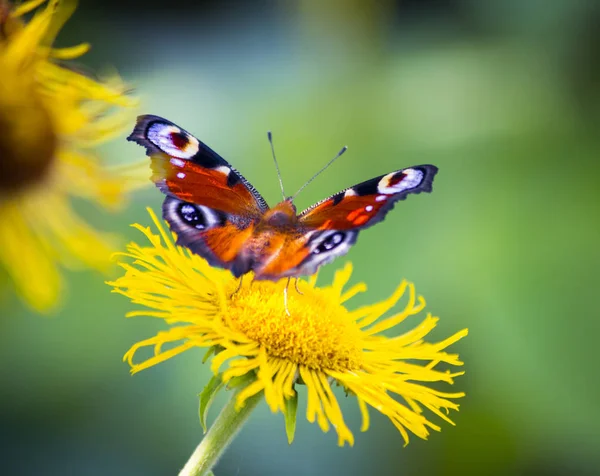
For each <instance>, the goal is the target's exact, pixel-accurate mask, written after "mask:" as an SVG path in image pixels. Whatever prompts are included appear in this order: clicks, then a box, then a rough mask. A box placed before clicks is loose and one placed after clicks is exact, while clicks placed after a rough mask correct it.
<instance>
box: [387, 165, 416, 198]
mask: <svg viewBox="0 0 600 476" xmlns="http://www.w3.org/2000/svg"><path fill="white" fill-rule="evenodd" d="M424 176H425V175H424V173H423V171H421V170H419V169H404V170H401V171H398V172H392V173H391V174H387V175H384V176H383V177H382V178H381V180H380V181H379V183H378V184H377V191H378V192H379V193H381V194H384V195H392V194H396V193H400V192H404V191H405V190H410V189H411V188H415V187H418V186H419V185H420V184H421V182H423V178H424ZM377 199H379V197H377V198H376V200H377Z"/></svg>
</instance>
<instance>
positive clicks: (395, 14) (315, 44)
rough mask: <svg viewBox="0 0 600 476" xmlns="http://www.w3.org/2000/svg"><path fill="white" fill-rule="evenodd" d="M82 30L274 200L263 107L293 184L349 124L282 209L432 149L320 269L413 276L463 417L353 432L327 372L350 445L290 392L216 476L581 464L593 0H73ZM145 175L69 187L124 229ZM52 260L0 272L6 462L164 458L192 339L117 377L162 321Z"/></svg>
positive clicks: (595, 23)
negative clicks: (453, 366) (135, 186)
mask: <svg viewBox="0 0 600 476" xmlns="http://www.w3.org/2000/svg"><path fill="white" fill-rule="evenodd" d="M79 41H90V42H91V43H92V44H93V50H92V52H91V53H90V54H89V55H87V56H86V58H84V59H85V65H86V66H90V67H92V68H93V69H95V70H97V71H103V70H110V68H111V67H115V68H116V69H117V70H118V71H119V72H120V73H121V75H122V76H123V77H124V78H125V80H126V81H128V82H130V83H132V84H133V85H134V86H135V88H136V92H137V94H139V95H140V96H141V98H142V100H143V106H142V108H141V110H140V112H141V113H151V114H158V115H161V116H164V117H166V118H168V119H170V120H172V121H174V122H176V123H178V124H180V125H181V126H183V127H185V128H186V129H188V130H189V131H191V132H193V133H195V134H196V135H197V136H198V137H200V138H201V139H202V140H203V141H205V142H207V143H208V144H209V145H210V146H211V147H213V148H214V149H215V150H217V151H218V152H220V153H221V154H222V155H223V156H224V157H225V158H226V159H228V160H229V161H231V163H232V164H233V165H234V166H235V167H236V168H238V169H239V170H240V171H241V172H242V173H243V174H244V175H245V176H246V177H247V178H248V179H249V180H250V181H251V182H252V183H253V184H254V185H255V186H256V187H257V188H258V189H259V190H260V191H261V192H262V194H263V195H264V196H265V197H266V198H267V200H268V201H269V203H271V204H274V203H276V201H277V200H278V198H279V191H278V182H277V178H276V175H275V170H274V167H273V164H272V159H271V157H270V151H269V147H268V142H267V140H266V131H267V130H269V129H271V130H272V131H273V134H274V139H275V146H276V151H277V154H278V157H279V160H280V164H281V169H282V174H283V179H284V183H285V184H286V186H287V189H288V190H289V191H293V190H295V189H296V188H298V187H299V186H300V185H301V184H302V183H303V181H304V180H305V179H306V178H308V177H309V176H310V175H311V174H312V173H313V172H314V171H316V170H317V169H318V168H319V167H320V166H321V165H323V164H324V163H325V162H326V161H327V160H328V159H330V158H331V157H332V156H333V155H334V154H335V153H336V152H337V151H338V150H339V148H340V147H341V146H342V145H344V144H348V146H349V151H348V153H347V154H346V155H345V156H344V157H343V159H341V160H340V161H339V162H338V163H336V164H335V165H334V166H333V167H332V169H330V170H329V171H328V172H327V173H326V174H324V175H322V176H321V177H320V178H319V179H318V180H317V181H316V182H314V183H313V184H311V186H310V187H309V188H307V190H306V191H305V192H303V194H302V195H301V196H300V197H299V198H298V200H297V205H298V206H299V208H301V209H302V208H304V207H305V206H308V205H310V204H312V203H314V202H315V201H317V200H319V199H321V198H323V197H325V196H326V195H329V194H331V193H334V192H336V191H339V190H341V189H342V188H345V187H347V186H350V185H352V184H354V183H357V182H360V181H363V180H366V179H368V178H371V177H374V176H376V175H380V174H383V173H386V172H389V171H391V170H395V169H398V168H402V167H407V166H411V165H416V164H421V163H432V164H435V165H437V166H438V167H439V168H440V172H439V174H438V176H437V179H436V183H435V187H434V188H435V191H434V193H433V194H431V195H421V196H418V197H411V198H409V199H408V200H407V201H406V202H402V203H401V204H400V205H399V206H397V207H396V209H395V210H394V212H393V213H391V214H390V215H388V217H387V219H386V221H385V222H384V223H382V224H380V225H378V226H377V227H375V228H373V229H370V230H368V231H366V232H364V233H363V234H362V235H361V237H360V239H359V240H358V244H357V246H355V247H354V248H353V250H352V251H351V252H350V254H349V255H348V257H346V258H342V259H340V260H338V261H337V262H336V263H335V264H332V265H329V266H328V267H327V269H325V270H324V272H323V273H322V276H321V277H320V279H321V282H322V283H325V282H327V281H328V279H329V278H330V276H331V275H332V273H333V270H334V269H335V268H337V267H339V266H341V265H342V264H343V263H344V262H345V261H347V260H351V261H352V262H353V263H354V266H355V274H354V276H353V278H352V281H353V282H357V281H365V282H366V283H367V284H368V286H369V291H368V293H366V295H364V296H361V297H360V298H357V299H355V300H354V302H353V303H352V305H359V304H361V303H364V302H370V301H374V300H377V299H381V298H383V297H385V296H387V295H389V294H390V293H391V292H392V290H393V289H394V288H395V286H396V285H397V283H398V282H399V281H400V280H401V279H402V278H407V279H409V280H411V281H413V282H415V283H416V285H417V291H418V292H419V293H421V294H423V295H424V296H425V297H426V299H427V303H428V309H429V310H430V311H431V312H432V313H434V314H437V315H439V316H440V317H441V318H442V320H441V322H440V326H439V327H438V328H437V329H436V330H435V332H434V333H433V336H432V337H433V338H440V339H441V338H443V337H445V336H447V335H449V334H450V333H453V332H455V331H457V330H459V329H461V328H463V327H468V328H469V329H470V334H469V336H468V337H467V338H466V339H464V340H463V341H461V342H459V343H458V344H457V345H455V346H454V348H453V350H455V351H458V352H460V354H461V357H462V358H463V360H464V361H465V363H466V366H465V368H466V370H467V374H466V375H465V376H464V377H461V378H459V379H458V380H457V384H456V385H455V389H456V390H457V391H458V390H465V391H466V392H467V394H468V395H467V397H466V398H464V399H463V400H462V401H461V411H460V412H459V413H457V414H454V415H453V418H454V420H455V422H456V424H457V426H456V427H451V426H450V425H447V424H444V423H442V427H443V430H442V432H441V433H439V434H438V433H435V434H433V435H432V436H431V437H430V439H429V441H421V440H418V439H417V438H413V439H412V442H411V444H410V445H409V446H408V447H407V448H402V443H403V442H402V439H401V437H400V435H399V434H398V433H397V431H396V430H395V429H394V428H393V426H392V425H391V423H390V422H389V421H387V419H386V418H384V417H382V416H380V415H378V414H376V412H372V416H373V421H372V426H371V429H370V430H369V432H367V433H360V432H359V431H358V430H359V426H360V425H359V413H358V409H357V408H356V404H355V402H354V401H353V400H352V399H345V398H343V397H341V400H342V405H343V409H344V412H345V415H346V416H347V420H348V421H349V423H350V425H351V427H352V429H353V430H355V435H356V443H355V446H354V448H349V447H346V448H338V447H337V445H336V437H335V435H334V434H333V432H330V433H328V434H323V433H322V432H321V430H320V429H319V428H318V427H317V425H311V424H309V423H308V422H307V421H306V420H305V419H304V418H303V417H302V418H300V419H299V423H298V428H297V436H296V441H295V442H294V444H293V445H292V446H288V444H287V442H286V438H285V432H284V427H283V417H282V416H281V415H280V414H277V415H274V414H271V413H270V411H269V410H268V408H267V407H266V405H262V406H260V407H259V408H258V410H257V411H256V412H255V414H254V415H253V417H252V419H251V421H250V422H249V423H248V424H247V426H246V427H244V429H243V430H242V433H241V434H240V435H239V437H238V438H237V440H236V441H235V442H234V444H233V445H232V447H231V448H230V449H229V451H228V452H227V454H226V455H225V457H224V458H223V459H222V460H221V462H220V463H219V464H218V466H217V467H216V471H215V473H216V475H217V476H225V475H231V476H237V475H240V476H242V475H292V476H295V475H330V474H344V475H365V474H374V475H381V476H384V475H385V476H395V475H419V476H422V475H454V474H457V475H458V474H461V475H471V474H473V475H548V476H558V475H571V474H576V475H592V474H600V469H599V468H600V451H599V450H600V403H599V393H600V379H599V378H598V368H599V366H598V363H599V360H600V359H599V358H598V352H597V347H596V346H597V345H598V335H599V332H600V321H599V319H598V317H599V316H598V310H597V309H598V308H597V301H598V300H597V296H598V286H597V285H598V278H597V270H598V268H599V267H600V253H599V251H598V243H599V241H600V222H599V210H600V208H599V203H600V202H599V200H600V189H599V187H598V177H599V174H598V172H599V171H600V163H599V158H600V157H599V152H600V141H599V138H598V131H599V129H598V126H599V125H600V124H599V119H600V115H599V112H600V107H599V106H600V2H598V1H593V0H589V1H588V0H547V1H544V0H537V1H535V0H497V1H478V0H403V1H392V0H384V1H379V2H374V1H373V2H369V1H362V0H352V1H345V2H344V1H341V0H339V1H319V0H298V1H275V0H261V1H257V2H249V1H238V2H220V1H218V0H204V1H194V2H192V1H188V2H163V3H161V4H158V3H152V2H127V3H121V2H117V1H116V0H114V1H99V0H87V1H86V0H83V1H82V2H81V4H80V7H79V9H78V11H77V13H76V14H75V16H74V17H73V18H72V20H71V21H70V22H69V23H68V24H67V27H66V28H65V30H64V31H63V34H62V36H61V37H60V38H59V44H60V45H67V44H73V43H75V42H79ZM125 136H126V134H125V133H124V134H123V138H122V140H120V141H116V142H114V143H111V144H110V145H108V146H106V147H104V148H103V149H102V151H103V153H104V154H105V156H106V157H108V158H110V160H111V161H114V162H120V161H127V160H132V159H141V158H142V156H143V151H142V150H141V149H140V148H139V147H137V146H135V145H133V144H130V143H127V142H125ZM161 201H162V196H161V194H160V193H159V192H158V191H157V190H156V189H154V188H153V187H151V186H150V187H148V188H147V189H145V190H143V191H140V192H138V193H136V194H135V195H134V196H133V197H132V200H131V201H130V203H129V205H128V206H127V208H126V209H125V210H124V211H123V213H121V214H120V215H118V216H117V217H116V218H115V217H112V216H108V215H99V212H98V211H97V210H95V209H94V208H93V207H90V206H87V205H83V204H78V207H79V209H80V210H81V211H82V213H85V214H86V216H87V217H89V220H90V221H91V222H93V223H94V224H96V225H97V226H98V227H101V228H103V229H105V230H109V231H112V232H116V233H120V234H121V235H122V236H123V240H124V242H125V241H127V240H131V239H136V240H140V239H141V235H139V234H138V233H136V232H135V231H133V230H131V229H130V228H129V227H128V225H129V224H130V223H132V222H140V223H143V224H145V225H147V224H149V218H148V216H147V213H146V212H145V207H146V206H152V207H154V208H155V209H158V208H159V206H160V203H161ZM93 252H94V250H90V253H93ZM117 275H118V271H117V270H115V272H114V274H113V275H112V276H111V277H116V276H117ZM66 277H67V279H68V281H69V289H68V293H67V294H66V295H65V296H64V297H63V307H62V308H61V309H60V311H59V312H57V313H56V315H54V316H53V317H50V318H42V317H39V316H38V315H35V314H33V313H31V312H30V311H28V310H27V309H25V308H24V306H23V305H22V304H20V303H19V302H18V301H17V300H16V299H14V298H13V297H11V296H9V295H4V296H3V300H2V307H1V308H0V313H1V315H2V319H1V320H0V362H1V364H0V379H1V381H2V384H1V385H0V439H1V440H0V443H1V445H0V448H1V450H0V451H1V453H0V456H1V460H0V467H2V468H3V469H2V470H0V472H1V473H2V474H10V475H12V474H23V475H34V474H35V475H42V474H43V475H46V474H47V475H66V474H73V475H107V474H111V475H112V474H114V475H169V474H176V472H177V470H178V469H179V468H180V467H181V466H182V465H183V463H184V462H185V460H186V459H187V457H188V456H189V455H190V453H191V452H192V450H193V448H194V447H195V445H196V444H197V443H198V441H199V440H200V439H201V437H202V431H201V427H200V425H199V423H198V419H197V405H198V402H197V397H196V394H197V393H198V392H199V391H200V390H201V389H202V387H203V384H204V383H206V382H207V380H208V378H209V369H208V368H207V366H202V365H201V364H200V359H201V355H202V351H201V350H197V351H190V352H187V353H185V354H183V355H181V356H179V357H177V358H175V359H172V360H170V361H168V362H167V363H164V364H161V365H159V366H157V367H155V368H151V369H149V370H146V371H144V372H142V373H140V374H137V375H135V376H133V377H131V376H130V375H129V369H128V366H127V365H126V364H124V363H122V362H121V357H122V355H123V354H124V352H125V351H126V350H127V349H128V348H129V346H130V345H132V344H133V343H134V342H136V341H138V340H141V339H143V338H146V337H150V336H151V335H154V334H155V333H156V332H157V331H158V330H159V329H161V328H162V325H161V323H160V322H155V321H153V320H151V319H143V318H137V319H133V320H126V319H124V317H123V316H124V314H125V312H127V311H128V310H130V309H132V306H131V305H130V303H128V302H127V300H126V299H124V298H121V297H119V296H116V295H112V294H110V293H109V288H108V286H106V285H105V284H103V280H104V279H105V278H104V277H102V276H99V275H98V274H95V273H92V272H82V273H70V274H67V275H66ZM302 395H303V394H302V393H301V396H302ZM222 401H223V400H220V401H219V402H217V405H219V403H222ZM301 405H302V404H301ZM302 408H303V410H304V409H305V402H304V406H303V407H302ZM432 418H434V417H432Z"/></svg>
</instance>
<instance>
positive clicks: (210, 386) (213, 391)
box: [198, 374, 223, 433]
mask: <svg viewBox="0 0 600 476" xmlns="http://www.w3.org/2000/svg"><path fill="white" fill-rule="evenodd" d="M221 388H223V381H222V380H221V374H219V375H215V376H213V378H211V379H210V380H209V382H208V383H207V384H206V387H204V390H202V393H200V394H198V397H200V408H199V409H198V416H199V417H200V424H201V425H202V429H203V430H204V433H206V430H207V427H206V417H207V416H208V409H209V408H210V405H211V404H212V402H213V400H214V399H215V397H216V395H217V393H218V392H219V390H221Z"/></svg>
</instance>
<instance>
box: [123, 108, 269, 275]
mask: <svg viewBox="0 0 600 476" xmlns="http://www.w3.org/2000/svg"><path fill="white" fill-rule="evenodd" d="M128 140H130V141H133V142H136V143H138V144H139V145H141V146H143V147H145V148H146V153H147V155H148V156H149V157H150V159H151V168H152V180H153V181H154V182H155V183H156V185H157V186H158V188H159V189H160V190H161V191H162V192H163V193H164V194H166V195H167V197H166V198H165V201H164V203H163V218H164V219H165V220H166V221H167V222H168V223H169V225H170V227H171V229H172V230H173V231H174V232H175V233H176V234H177V244H179V245H181V246H185V247H187V248H189V249H190V250H191V251H193V252H194V253H197V254H199V255H200V256H202V257H204V258H206V259H207V261H208V262H209V263H210V264H211V265H213V266H219V267H222V268H227V269H232V271H234V274H236V271H240V270H235V269H234V268H235V264H234V263H235V261H234V258H235V256H236V254H237V252H238V251H239V250H240V249H241V247H242V246H243V244H244V241H245V240H246V239H247V238H248V237H249V236H250V235H251V234H252V230H253V228H254V226H255V224H256V223H257V222H258V221H259V220H260V218H261V216H262V215H263V213H264V212H265V211H266V210H268V209H269V207H268V205H267V203H266V202H265V200H264V199H263V198H262V197H261V195H260V194H259V193H258V192H257V191H256V189H255V188H254V187H252V185H251V184H250V183H249V182H248V181H247V180H246V179H245V178H244V177H243V176H242V175H241V174H240V173H239V172H238V171H237V170H235V169H234V168H233V167H232V166H231V165H229V164H228V163H227V161H225V160H224V159H223V158H222V157H221V156H219V155H218V154H217V153H216V152H215V151H213V150H212V149H210V148H209V147H208V146H207V145H206V144H204V143H202V142H200V141H199V140H198V139H196V138H195V137H194V136H193V135H191V134H190V133H189V132H187V131H185V130H184V129H182V128H181V127H179V126H177V125H176V124H174V123H172V122H170V121H168V120H166V119H163V118H162V117H158V116H152V115H144V116H139V117H138V120H137V123H136V126H135V128H134V130H133V132H132V133H131V135H130V136H129V137H128Z"/></svg>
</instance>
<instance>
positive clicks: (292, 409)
mask: <svg viewBox="0 0 600 476" xmlns="http://www.w3.org/2000/svg"><path fill="white" fill-rule="evenodd" d="M297 409H298V392H296V391H294V396H293V397H291V398H288V399H286V401H285V413H284V416H285V432H286V434H287V439H288V443H289V444H290V445H291V444H292V442H293V441H294V435H295V433H296V410H297Z"/></svg>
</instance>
